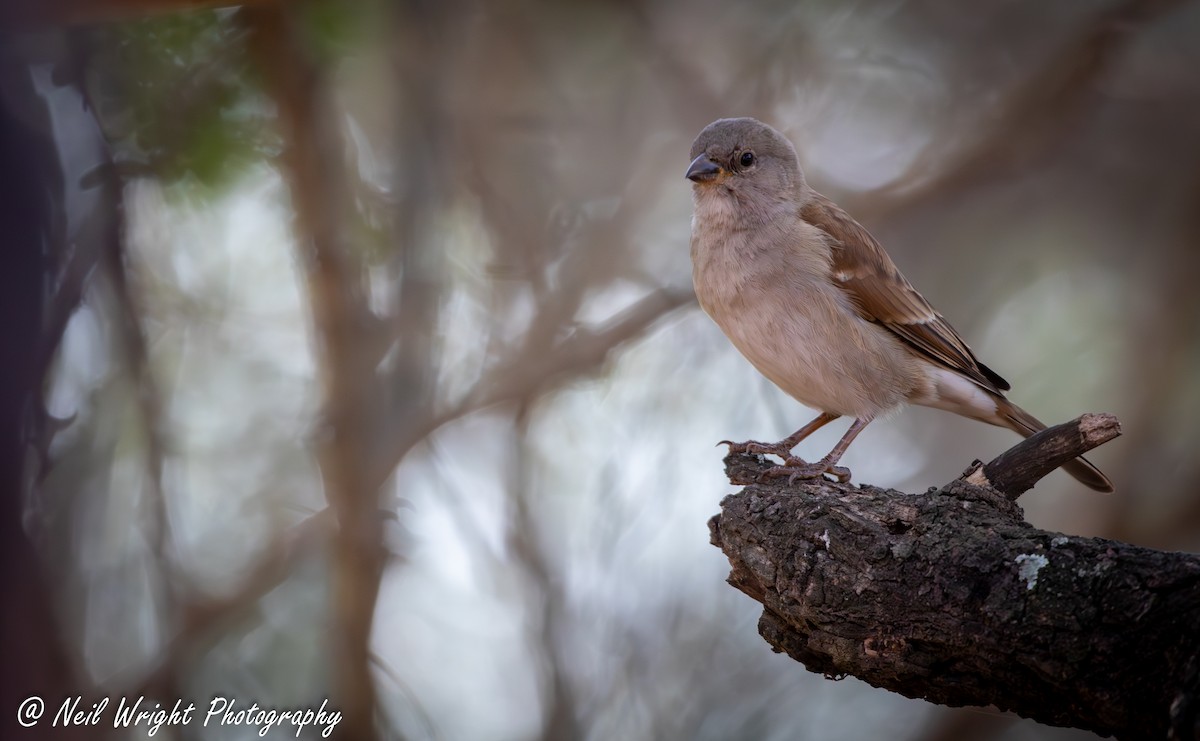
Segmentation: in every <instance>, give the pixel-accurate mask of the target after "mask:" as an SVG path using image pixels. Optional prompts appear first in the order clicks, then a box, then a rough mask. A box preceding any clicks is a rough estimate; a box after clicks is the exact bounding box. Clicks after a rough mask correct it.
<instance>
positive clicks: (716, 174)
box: [686, 118, 805, 202]
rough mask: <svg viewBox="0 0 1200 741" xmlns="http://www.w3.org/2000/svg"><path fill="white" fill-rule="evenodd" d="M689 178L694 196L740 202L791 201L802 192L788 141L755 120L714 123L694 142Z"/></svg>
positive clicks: (794, 158) (727, 120)
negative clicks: (715, 196) (719, 196)
mask: <svg viewBox="0 0 1200 741" xmlns="http://www.w3.org/2000/svg"><path fill="white" fill-rule="evenodd" d="M691 157H692V164H691V165H689V166H688V169H687V175H686V177H687V179H688V180H691V181H692V183H693V186H692V190H693V192H694V193H695V195H696V197H697V198H700V197H702V196H703V195H704V194H708V193H714V192H716V193H724V194H727V195H729V196H732V197H734V198H735V199H737V200H738V201H742V202H746V201H753V202H763V201H764V200H765V201H774V202H779V201H791V200H795V199H797V198H799V197H800V196H801V194H802V193H803V192H804V190H805V183H804V175H803V174H801V172H800V165H799V162H798V161H797V159H796V150H795V148H793V147H792V143H791V142H789V141H788V140H787V138H786V137H785V136H784V135H783V134H780V133H779V132H778V131H776V130H775V129H773V128H771V127H770V126H768V125H766V124H765V123H763V122H761V121H757V120H755V119H753V118H722V119H719V120H717V121H713V122H712V123H710V124H709V125H708V126H705V127H704V130H703V131H701V132H700V135H699V136H697V137H696V140H695V141H694V142H692V153H691Z"/></svg>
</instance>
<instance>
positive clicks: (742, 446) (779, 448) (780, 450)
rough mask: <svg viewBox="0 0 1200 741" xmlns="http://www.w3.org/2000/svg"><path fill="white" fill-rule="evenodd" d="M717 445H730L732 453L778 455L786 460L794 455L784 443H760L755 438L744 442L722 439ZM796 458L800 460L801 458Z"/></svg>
mask: <svg viewBox="0 0 1200 741" xmlns="http://www.w3.org/2000/svg"><path fill="white" fill-rule="evenodd" d="M717 445H728V446H729V452H730V453H742V454H744V453H749V454H750V455H777V456H779V457H780V458H782V459H783V460H785V461H786V460H787V459H788V458H790V457H791V456H792V450H791V448H785V447H784V446H783V443H760V442H756V441H754V440H747V441H746V442H744V443H735V442H732V441H730V440H722V441H721V442H719V443H717ZM796 460H799V458H797V459H796Z"/></svg>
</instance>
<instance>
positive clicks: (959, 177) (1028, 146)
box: [847, 0, 1186, 220]
mask: <svg viewBox="0 0 1200 741" xmlns="http://www.w3.org/2000/svg"><path fill="white" fill-rule="evenodd" d="M1185 2H1186V0H1125V2H1122V3H1119V4H1117V5H1115V6H1112V7H1110V8H1105V9H1104V10H1100V11H1098V12H1097V13H1096V14H1095V15H1093V16H1092V17H1091V18H1090V19H1089V20H1088V21H1087V22H1086V23H1084V24H1083V25H1082V26H1081V27H1080V28H1079V30H1078V31H1077V32H1076V33H1074V34H1073V35H1072V36H1070V37H1069V38H1067V39H1066V40H1065V41H1064V42H1063V43H1062V44H1061V45H1060V46H1059V48H1058V50H1057V51H1055V52H1054V53H1052V54H1051V55H1049V57H1048V59H1047V60H1046V62H1045V63H1044V64H1043V65H1041V67H1039V68H1038V69H1036V70H1031V71H1030V72H1029V73H1027V74H1026V76H1025V80H1024V81H1023V82H1021V83H1019V84H1017V85H1016V86H1014V87H1013V88H1012V89H1011V90H1010V91H1009V92H1008V94H1007V95H1005V96H1003V97H1002V98H1001V99H1000V101H999V102H998V103H997V104H996V107H995V113H994V114H993V115H992V116H991V120H990V121H988V122H986V123H984V124H982V125H980V126H978V127H977V129H976V130H977V131H978V133H977V134H976V135H974V136H973V137H971V138H970V139H968V140H967V141H965V142H964V143H963V144H962V145H961V146H960V147H959V149H958V150H957V151H956V152H955V153H954V154H952V155H951V156H949V157H945V156H943V155H942V154H941V153H942V152H943V151H944V150H945V148H946V145H945V142H946V138H945V137H941V136H934V137H932V138H931V144H930V145H929V147H928V148H927V149H926V150H925V151H924V152H923V153H922V154H921V155H920V156H918V158H917V159H916V161H915V162H914V163H913V164H912V166H911V167H910V168H909V170H908V171H907V172H906V173H905V174H904V175H902V176H901V177H899V178H897V179H896V180H895V181H894V182H893V183H891V184H889V185H886V186H884V187H882V188H878V189H876V190H874V191H870V192H868V193H863V194H860V195H857V196H853V197H852V198H850V199H847V200H848V201H849V210H850V211H851V212H852V213H859V214H864V213H871V214H872V218H874V219H876V220H886V219H887V218H889V217H890V216H892V215H893V214H897V213H902V212H912V211H914V210H918V209H921V208H924V207H926V206H928V205H929V204H932V203H940V202H942V201H944V200H949V199H951V198H953V197H957V196H959V195H960V194H961V193H962V191H964V190H965V189H968V188H972V187H977V186H978V185H980V184H982V183H985V182H995V181H997V180H1002V179H1006V178H1009V177H1011V176H1012V175H1013V174H1014V173H1016V172H1019V171H1021V170H1023V169H1026V168H1028V167H1029V166H1030V163H1031V162H1032V161H1033V160H1034V159H1035V158H1037V157H1040V156H1042V155H1044V154H1045V153H1046V152H1047V151H1048V150H1050V148H1052V147H1053V146H1055V145H1058V144H1059V143H1061V142H1062V141H1063V140H1064V138H1066V137H1068V136H1070V135H1072V134H1073V133H1075V132H1077V131H1078V130H1079V126H1078V123H1079V120H1080V118H1081V117H1082V116H1083V114H1084V113H1085V112H1086V111H1087V110H1088V109H1089V106H1088V101H1089V96H1091V95H1092V90H1093V86H1094V85H1095V83H1096V82H1097V81H1098V80H1099V79H1101V78H1102V77H1103V76H1104V75H1106V74H1109V73H1110V72H1111V71H1112V69H1113V66H1114V65H1115V64H1116V62H1117V61H1118V60H1119V59H1120V58H1121V55H1122V54H1123V53H1125V52H1126V51H1127V50H1128V49H1129V47H1130V46H1131V45H1132V44H1133V43H1134V42H1136V41H1137V40H1138V39H1139V37H1140V34H1141V32H1142V30H1143V29H1145V28H1146V27H1147V26H1149V25H1150V24H1151V23H1153V22H1154V21H1156V20H1158V19H1159V18H1161V17H1163V16H1165V15H1166V14H1168V13H1170V12H1171V11H1173V10H1176V9H1177V8H1179V7H1181V6H1183V5H1184V4H1185Z"/></svg>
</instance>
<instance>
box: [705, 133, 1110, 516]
mask: <svg viewBox="0 0 1200 741" xmlns="http://www.w3.org/2000/svg"><path fill="white" fill-rule="evenodd" d="M686 177H687V179H688V180H691V181H692V199H693V204H694V214H693V217H692V238H691V254H692V281H693V284H694V286H695V289H696V297H697V298H698V299H699V301H700V306H701V307H702V308H703V309H704V311H705V312H706V313H707V314H708V315H709V317H711V318H712V320H713V321H714V322H716V324H717V326H719V327H720V328H721V330H722V331H723V332H724V333H725V336H726V337H728V338H729V340H730V341H731V342H732V343H733V344H734V346H735V347H737V349H738V350H739V351H740V352H741V353H742V355H744V356H745V357H746V359H747V360H749V361H750V362H751V364H753V365H754V367H755V368H757V369H758V371H759V372H760V373H762V374H763V375H764V376H766V377H767V378H768V379H770V380H771V382H772V383H774V384H775V385H776V386H778V387H779V388H780V389H782V390H783V391H784V392H786V393H787V394H789V395H790V396H791V397H793V398H794V399H796V400H797V401H799V402H800V403H801V404H803V405H805V406H807V407H810V408H812V409H816V410H819V411H820V414H819V415H818V416H817V418H816V419H814V420H813V421H812V422H809V423H808V424H806V425H804V426H803V427H801V428H800V429H799V430H797V431H796V432H795V433H793V434H792V435H790V436H788V437H787V438H785V439H783V440H781V441H780V442H778V443H761V442H755V441H747V442H743V443H732V442H729V441H724V442H725V443H726V444H728V445H729V446H730V450H731V452H735V453H752V454H763V453H770V454H773V455H777V456H779V457H780V458H782V459H783V465H782V466H775V467H774V468H771V469H768V471H767V474H768V475H769V476H782V475H786V476H788V477H789V478H790V479H791V480H793V481H794V480H795V479H807V478H817V477H820V476H822V475H824V474H831V475H832V476H834V477H835V478H836V479H837V480H839V481H842V482H847V481H849V480H850V471H849V470H848V469H846V468H845V467H842V466H838V465H837V463H838V461H839V460H840V459H841V457H842V455H843V454H844V453H845V452H846V448H847V447H849V445H850V443H852V442H853V441H854V438H855V437H857V436H858V435H859V433H861V432H862V431H863V429H864V428H865V427H866V426H867V425H868V424H870V423H871V421H872V420H874V419H877V418H879V417H880V416H882V415H885V414H887V413H888V412H890V411H892V410H894V409H896V408H898V407H900V406H901V405H903V404H918V405H921V406H927V407H933V408H935V409H943V410H945V411H949V412H954V413H955V414H959V415H962V416H964V417H969V418H971V419H975V420H979V421H980V422H987V423H988V424H992V425H997V426H999V427H1007V428H1008V429H1010V430H1013V431H1014V432H1016V433H1018V434H1020V435H1022V436H1024V437H1029V436H1030V435H1032V434H1034V433H1036V432H1039V431H1041V430H1044V429H1045V428H1046V425H1044V424H1042V423H1041V422H1039V421H1038V420H1037V419H1036V418H1035V417H1033V415H1031V414H1029V413H1028V412H1026V411H1025V410H1024V409H1022V408H1020V407H1019V406H1017V405H1016V404H1014V403H1013V402H1011V401H1009V400H1008V399H1007V398H1006V397H1005V395H1004V394H1005V392H1006V391H1008V390H1009V388H1010V386H1009V383H1008V382H1007V381H1005V380H1004V379H1003V378H1001V377H1000V375H999V374H997V373H996V372H995V371H993V370H992V369H991V368H988V367H987V366H986V365H984V364H983V363H981V362H979V359H978V358H976V357H975V353H973V352H972V351H971V348H970V347H968V346H967V343H966V342H964V341H963V339H962V337H960V336H959V334H958V332H956V331H955V330H954V328H953V327H951V326H950V323H949V322H947V321H946V319H945V318H944V317H943V316H942V315H941V314H940V313H938V311H937V310H935V309H934V308H933V307H932V306H931V305H930V304H929V302H928V301H926V300H925V298H924V297H923V296H922V295H921V294H920V293H919V292H918V291H917V289H915V288H913V286H912V284H911V283H909V282H908V280H907V279H906V278H905V277H904V276H903V275H902V274H901V273H900V271H899V270H898V269H897V268H896V265H895V263H893V262H892V260H891V258H890V257H888V255H887V253H886V252H884V251H883V247H882V246H880V244H879V242H878V241H876V239H875V238H874V237H873V236H871V234H870V232H868V231H867V230H866V229H864V228H863V227H862V226H861V225H860V224H859V223H858V222H856V221H855V220H854V219H852V218H851V217H850V216H849V215H848V214H847V213H846V212H845V211H843V210H842V209H841V208H839V207H838V206H837V204H835V203H834V202H833V201H831V200H829V199H828V198H826V197H825V196H823V195H821V194H820V193H817V192H816V191H815V190H813V189H812V188H811V187H809V185H808V183H807V182H806V181H805V179H804V174H803V173H802V172H801V171H800V165H799V162H798V160H797V157H796V150H795V148H794V147H793V146H792V144H791V142H790V141H788V139H787V138H786V137H784V136H783V135H782V134H780V133H779V132H778V131H776V130H775V129H773V128H771V127H770V126H768V125H766V124H764V123H762V122H760V121H757V120H755V119H753V118H728V119H720V120H718V121H714V122H713V123H711V124H709V125H708V126H706V127H705V128H704V130H703V131H701V132H700V134H699V136H697V137H696V140H695V141H694V142H693V143H692V150H691V164H690V165H689V166H688V169H687V175H686ZM843 416H845V417H851V418H853V420H854V422H853V423H852V424H851V425H850V428H849V430H847V431H846V434H845V435H844V436H843V437H842V438H841V440H839V441H838V443H837V444H836V445H835V446H834V447H833V450H831V451H830V452H829V454H828V455H826V456H825V457H824V458H822V459H821V460H819V461H817V462H815V463H808V462H806V461H804V460H802V459H800V458H797V457H795V456H793V455H792V449H793V448H795V447H796V445H798V444H799V443H800V442H801V441H802V440H804V439H805V438H806V437H808V436H809V435H811V434H812V433H813V432H815V431H816V430H818V429H819V428H821V427H823V426H824V425H827V424H829V423H830V422H832V421H834V420H835V419H838V418H839V417H843ZM1063 469H1064V470H1065V471H1066V472H1067V473H1069V474H1070V475H1071V476H1074V477H1075V478H1076V479H1078V480H1079V481H1080V482H1081V483H1083V484H1084V485H1085V486H1089V487H1091V488H1092V489H1096V490H1097V491H1104V492H1108V491H1112V488H1113V487H1112V483H1111V482H1110V481H1109V480H1108V478H1107V477H1106V476H1105V475H1104V474H1103V473H1101V472H1100V470H1099V469H1097V468H1096V467H1095V466H1093V465H1092V464H1091V463H1089V462H1088V461H1086V460H1085V459H1083V458H1082V457H1081V458H1076V459H1074V460H1072V461H1069V462H1067V463H1066V464H1064V465H1063Z"/></svg>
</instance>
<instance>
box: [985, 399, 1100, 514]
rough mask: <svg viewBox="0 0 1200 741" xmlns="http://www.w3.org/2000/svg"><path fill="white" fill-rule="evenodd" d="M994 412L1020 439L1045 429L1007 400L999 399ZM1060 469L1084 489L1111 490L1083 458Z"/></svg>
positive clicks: (1095, 469) (1097, 469)
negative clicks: (1084, 487)
mask: <svg viewBox="0 0 1200 741" xmlns="http://www.w3.org/2000/svg"><path fill="white" fill-rule="evenodd" d="M996 411H997V413H998V415H999V417H1000V419H1001V420H1002V421H1003V422H1004V424H1005V426H1006V427H1008V428H1009V429H1010V430H1012V431H1014V432H1016V433H1017V434H1018V435H1020V436H1021V437H1029V436H1030V435H1033V434H1034V433H1037V432H1041V431H1042V430H1044V429H1046V425H1044V424H1042V423H1041V422H1040V421H1039V420H1038V419H1037V418H1036V417H1034V416H1033V415H1032V414H1030V413H1029V412H1027V411H1025V410H1024V409H1022V408H1021V407H1019V406H1017V405H1016V404H1013V403H1012V402H1011V401H1009V400H1008V399H1003V398H1001V399H999V400H998V401H997V403H996ZM1062 469H1063V470H1064V471H1066V472H1067V473H1069V474H1071V476H1073V477H1074V478H1075V480H1076V481H1078V482H1079V483H1081V484H1083V485H1084V486H1086V487H1089V488H1091V489H1095V490H1096V491H1102V492H1106V493H1107V492H1110V491H1112V490H1113V485H1112V482H1111V481H1109V480H1108V477H1107V476H1105V475H1104V474H1102V473H1100V469H1099V468H1096V467H1095V466H1093V465H1092V464H1091V463H1089V462H1088V461H1087V459H1086V458H1084V457H1083V456H1080V457H1078V458H1076V459H1074V460H1071V461H1067V462H1066V463H1064V464H1063V465H1062Z"/></svg>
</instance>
